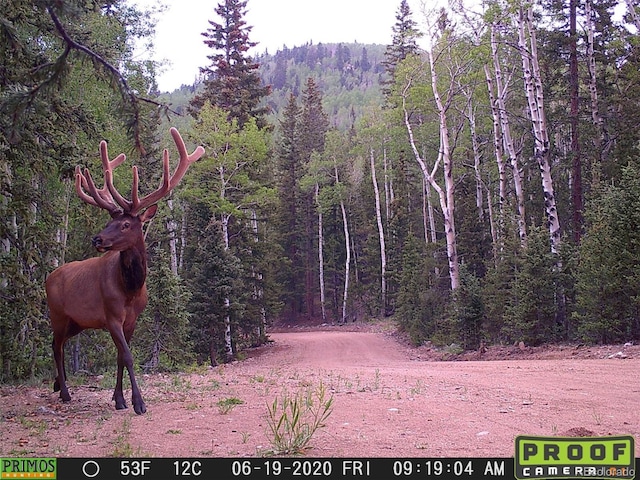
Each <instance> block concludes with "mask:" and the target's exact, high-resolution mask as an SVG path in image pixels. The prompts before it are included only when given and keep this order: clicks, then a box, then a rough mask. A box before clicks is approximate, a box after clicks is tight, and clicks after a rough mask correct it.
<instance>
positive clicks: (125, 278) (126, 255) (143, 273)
mask: <svg viewBox="0 0 640 480" xmlns="http://www.w3.org/2000/svg"><path fill="white" fill-rule="evenodd" d="M141 243H142V245H140V244H138V245H136V246H134V247H132V248H130V249H128V250H123V251H121V252H120V259H119V262H120V272H121V273H122V283H123V285H124V290H125V292H126V293H127V294H128V296H130V297H133V296H134V295H135V294H136V293H138V292H139V291H140V289H141V288H142V286H143V285H144V282H145V280H146V279H147V252H146V250H145V247H144V243H143V242H141Z"/></svg>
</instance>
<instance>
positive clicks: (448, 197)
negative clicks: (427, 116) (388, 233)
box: [407, 50, 460, 290]
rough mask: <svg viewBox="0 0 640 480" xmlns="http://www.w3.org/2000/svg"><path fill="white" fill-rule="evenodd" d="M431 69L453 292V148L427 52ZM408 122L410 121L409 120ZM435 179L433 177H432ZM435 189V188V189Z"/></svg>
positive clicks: (457, 275)
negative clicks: (438, 129)
mask: <svg viewBox="0 0 640 480" xmlns="http://www.w3.org/2000/svg"><path fill="white" fill-rule="evenodd" d="M427 56H428V58H429V67H430V69H431V87H432V89H433V97H434V99H435V101H436V106H437V107H438V117H439V121H440V152H441V154H442V166H443V170H444V172H443V173H444V185H445V191H444V196H441V198H440V203H441V206H442V215H443V217H444V233H445V238H446V240H447V258H448V260H449V276H450V279H451V290H456V289H457V288H458V287H459V286H460V265H459V263H458V246H457V240H456V224H455V215H454V213H455V198H454V191H455V184H454V181H453V163H452V159H451V146H450V141H449V127H448V125H447V111H446V109H445V107H444V104H443V103H442V98H441V97H440V93H439V92H438V74H437V72H436V68H435V62H434V59H433V51H432V50H429V51H428V52H427ZM407 121H408V119H407ZM431 178H433V176H431ZM434 188H435V187H434Z"/></svg>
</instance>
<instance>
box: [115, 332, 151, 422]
mask: <svg viewBox="0 0 640 480" xmlns="http://www.w3.org/2000/svg"><path fill="white" fill-rule="evenodd" d="M111 337H112V338H113V341H114V343H115V344H116V347H117V349H118V375H117V378H116V388H115V390H114V391H113V399H114V400H115V402H116V409H117V410H122V409H124V408H127V403H126V402H125V400H124V393H123V391H122V377H123V374H124V368H125V367H126V368H127V372H129V380H130V382H131V403H132V404H133V409H134V411H135V412H136V413H137V414H138V415H140V414H142V413H145V412H146V411H147V407H146V405H145V404H144V401H143V400H142V394H141V393H140V389H139V388H138V383H137V382H136V377H135V373H134V371H133V355H132V354H131V350H130V349H129V342H128V341H127V340H126V339H125V336H124V333H123V332H122V329H120V328H117V329H116V330H115V331H112V332H111Z"/></svg>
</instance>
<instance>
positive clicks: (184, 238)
mask: <svg viewBox="0 0 640 480" xmlns="http://www.w3.org/2000/svg"><path fill="white" fill-rule="evenodd" d="M181 224H182V225H181V227H180V255H179V257H178V271H179V272H181V271H182V269H183V266H184V265H183V263H182V262H183V259H184V251H185V249H186V248H187V212H186V211H184V210H183V211H182V222H181Z"/></svg>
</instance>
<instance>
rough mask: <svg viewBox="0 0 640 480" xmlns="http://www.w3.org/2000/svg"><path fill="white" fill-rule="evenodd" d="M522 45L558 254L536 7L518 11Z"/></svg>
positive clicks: (546, 201)
mask: <svg viewBox="0 0 640 480" xmlns="http://www.w3.org/2000/svg"><path fill="white" fill-rule="evenodd" d="M518 47H519V50H520V55H521V57H522V70H523V74H524V83H525V93H526V96H527V103H528V109H529V115H530V119H531V123H532V126H533V134H534V156H535V159H536V160H537V162H538V166H539V167H540V175H541V178H542V190H543V192H544V204H545V212H546V216H547V226H548V228H549V238H550V243H551V252H552V253H554V254H555V253H558V251H559V247H560V240H561V239H560V220H559V218H558V211H557V208H556V197H555V193H554V189H553V179H552V177H551V162H550V161H549V155H550V142H549V135H548V130H547V120H546V117H545V110H544V95H543V90H542V81H541V77H540V66H539V65H538V47H537V42H536V35H535V30H534V26H533V10H532V9H531V7H529V8H528V9H527V10H526V11H525V9H524V8H523V7H520V8H519V10H518Z"/></svg>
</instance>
